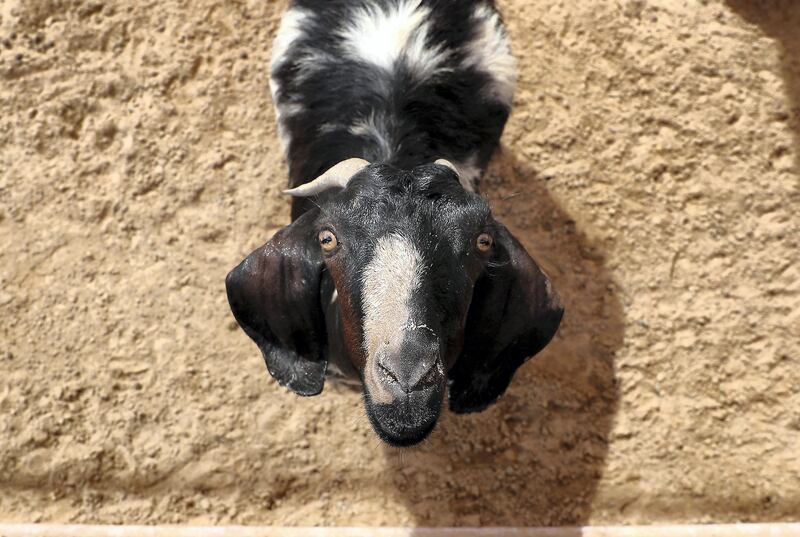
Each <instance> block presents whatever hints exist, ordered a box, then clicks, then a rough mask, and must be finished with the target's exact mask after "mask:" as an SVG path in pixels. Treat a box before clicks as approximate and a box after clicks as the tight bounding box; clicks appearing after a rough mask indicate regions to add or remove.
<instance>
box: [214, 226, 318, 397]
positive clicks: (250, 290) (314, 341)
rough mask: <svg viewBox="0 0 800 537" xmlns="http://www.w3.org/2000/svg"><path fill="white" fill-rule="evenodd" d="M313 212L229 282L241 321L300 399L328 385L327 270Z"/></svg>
mask: <svg viewBox="0 0 800 537" xmlns="http://www.w3.org/2000/svg"><path fill="white" fill-rule="evenodd" d="M316 216H317V211H309V212H308V213H306V214H304V215H303V216H302V217H300V218H299V219H297V220H296V221H295V222H294V223H293V224H291V225H289V226H287V227H285V228H283V229H281V230H280V231H279V232H278V233H276V234H275V236H274V237H273V238H272V240H270V241H269V242H268V243H266V244H265V245H264V246H262V247H261V248H259V249H257V250H256V251H254V252H253V253H251V254H250V255H249V256H248V257H247V258H246V259H245V260H244V261H242V262H241V264H239V266H238V267H236V268H235V269H233V270H232V271H231V272H230V274H228V277H227V278H226V280H225V287H226V288H227V291H228V302H229V303H230V306H231V310H232V311H233V315H234V317H236V321H237V322H238V323H239V326H241V327H242V329H243V330H244V331H245V333H246V334H247V335H248V336H250V338H252V339H253V341H255V342H256V344H257V345H258V347H259V349H261V353H262V354H263V355H264V360H265V361H266V362H267V369H268V370H269V372H270V374H271V375H272V376H273V377H275V380H277V381H278V383H280V384H281V386H285V387H287V388H289V389H290V390H292V391H294V392H295V393H297V394H299V395H317V394H318V393H320V392H321V391H322V387H323V384H324V382H325V368H326V366H327V361H326V359H325V355H324V349H325V341H326V331H325V319H324V317H323V314H322V307H321V304H320V280H321V276H322V271H323V267H324V261H323V258H322V253H321V251H320V247H319V244H318V241H317V234H316V229H315V227H314V221H315V220H316Z"/></svg>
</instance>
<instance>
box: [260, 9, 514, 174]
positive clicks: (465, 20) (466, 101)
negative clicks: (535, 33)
mask: <svg viewBox="0 0 800 537" xmlns="http://www.w3.org/2000/svg"><path fill="white" fill-rule="evenodd" d="M515 81H516V69H515V61H514V58H513V56H512V55H511V50H510V46H509V43H508V38H507V35H506V31H505V28H504V26H503V23H502V21H501V19H500V17H499V15H498V14H497V12H496V11H495V8H494V6H493V3H492V2H491V1H487V0H474V1H470V0H295V1H294V2H293V4H292V6H291V7H290V9H289V10H288V11H287V12H286V14H285V15H284V17H283V20H282V22H281V27H280V30H279V32H278V35H277V37H276V39H275V43H274V46H273V53H272V64H271V88H272V94H273V99H274V102H275V106H276V110H277V115H278V123H279V132H280V136H281V141H282V143H283V146H284V150H285V151H286V155H287V158H288V160H289V170H290V185H291V186H297V185H299V184H302V183H305V182H308V181H310V180H312V179H313V178H314V177H316V176H317V175H319V174H320V173H321V172H322V171H323V170H325V169H326V168H328V167H330V166H331V165H333V164H335V163H336V162H338V161H340V160H343V159H345V158H349V157H361V158H364V159H367V160H369V161H370V162H375V163H377V162H385V163H389V164H393V165H395V166H398V167H400V168H410V167H413V166H416V165H419V164H422V163H430V162H432V161H434V160H435V159H438V158H446V159H448V160H450V161H452V162H454V163H455V164H456V166H457V167H458V168H459V171H460V173H461V176H462V180H466V182H467V183H472V182H474V181H476V180H477V178H478V177H479V175H480V174H481V172H482V171H483V169H484V168H485V166H486V164H487V163H488V161H489V158H490V157H491V154H492V152H493V151H494V150H495V148H496V147H497V144H498V141H499V138H500V135H501V133H502V131H503V126H504V125H505V122H506V119H507V118H508V113H509V111H510V107H511V100H512V95H513V91H514V84H515Z"/></svg>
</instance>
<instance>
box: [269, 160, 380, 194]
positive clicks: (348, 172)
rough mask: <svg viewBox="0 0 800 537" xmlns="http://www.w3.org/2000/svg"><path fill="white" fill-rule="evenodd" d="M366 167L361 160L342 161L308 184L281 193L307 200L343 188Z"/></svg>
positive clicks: (367, 164) (364, 162) (367, 163)
mask: <svg viewBox="0 0 800 537" xmlns="http://www.w3.org/2000/svg"><path fill="white" fill-rule="evenodd" d="M367 166H369V162H367V161H366V160H364V159H362V158H350V159H347V160H343V161H342V162H340V163H339V164H337V165H336V166H334V167H333V168H331V169H329V170H328V171H326V172H325V173H323V174H322V175H320V176H319V177H317V178H316V179H314V180H313V181H311V182H310V183H306V184H304V185H300V186H298V187H295V188H292V189H290V190H284V191H283V193H284V194H288V195H290V196H295V197H299V198H307V197H309V196H314V195H316V194H319V193H320V192H324V191H326V190H328V189H330V188H345V187H346V186H347V183H349V182H350V179H351V178H352V177H353V176H354V175H355V174H357V173H358V172H360V171H361V170H363V169H364V168H366V167H367Z"/></svg>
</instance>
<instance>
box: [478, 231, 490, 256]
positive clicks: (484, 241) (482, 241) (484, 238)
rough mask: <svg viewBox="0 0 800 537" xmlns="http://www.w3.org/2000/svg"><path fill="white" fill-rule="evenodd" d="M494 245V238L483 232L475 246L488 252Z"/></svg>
mask: <svg viewBox="0 0 800 537" xmlns="http://www.w3.org/2000/svg"><path fill="white" fill-rule="evenodd" d="M493 245H494V239H493V238H492V236H491V235H489V234H488V233H481V234H480V235H478V240H477V241H476V242H475V247H476V248H478V250H480V251H481V252H484V253H486V252H488V251H489V250H491V249H492V246H493Z"/></svg>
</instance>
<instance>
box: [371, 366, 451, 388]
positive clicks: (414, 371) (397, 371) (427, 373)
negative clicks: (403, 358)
mask: <svg viewBox="0 0 800 537" xmlns="http://www.w3.org/2000/svg"><path fill="white" fill-rule="evenodd" d="M397 362H398V361H397V359H396V358H395V359H394V360H391V359H383V360H378V369H379V370H380V371H381V373H382V374H383V376H384V378H386V380H388V381H389V382H392V383H394V384H396V385H397V386H398V387H399V388H400V389H402V390H403V391H404V392H405V393H412V392H418V391H421V390H425V389H427V388H431V387H433V386H436V385H438V384H440V383H441V382H442V380H443V379H444V368H443V367H442V363H441V361H440V360H439V359H438V357H437V358H435V359H432V360H427V361H425V362H423V363H421V364H418V366H417V367H406V366H404V365H402V363H397Z"/></svg>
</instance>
